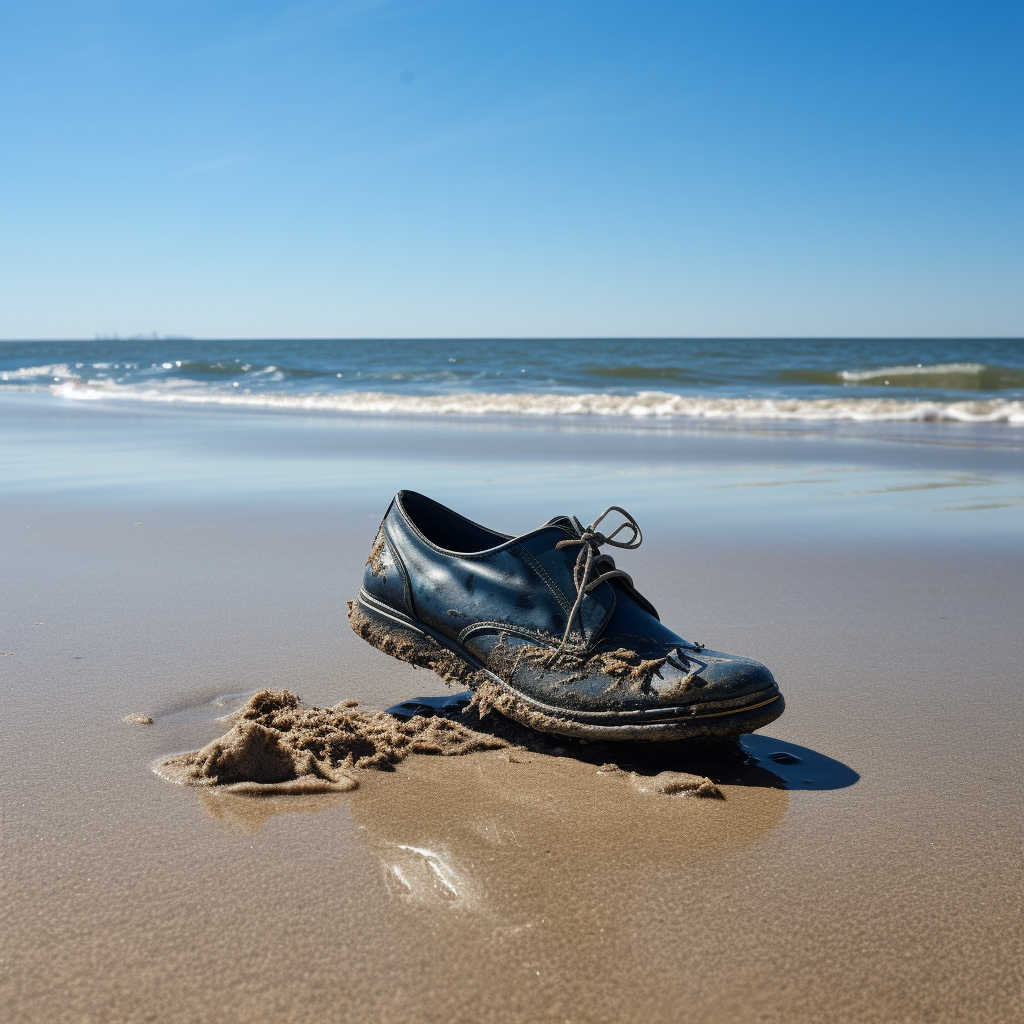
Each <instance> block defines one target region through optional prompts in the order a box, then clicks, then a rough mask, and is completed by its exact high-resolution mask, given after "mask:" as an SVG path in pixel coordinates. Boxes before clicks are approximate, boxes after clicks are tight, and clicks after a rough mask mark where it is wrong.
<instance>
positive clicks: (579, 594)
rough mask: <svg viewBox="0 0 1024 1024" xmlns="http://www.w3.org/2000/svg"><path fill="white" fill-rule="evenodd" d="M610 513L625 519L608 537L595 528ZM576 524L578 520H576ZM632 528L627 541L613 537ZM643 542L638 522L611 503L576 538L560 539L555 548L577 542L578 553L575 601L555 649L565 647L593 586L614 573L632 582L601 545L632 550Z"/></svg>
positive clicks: (574, 572)
mask: <svg viewBox="0 0 1024 1024" xmlns="http://www.w3.org/2000/svg"><path fill="white" fill-rule="evenodd" d="M612 512H618V513H619V515H621V516H622V517H623V519H624V520H625V521H624V522H622V523H620V524H619V525H618V526H617V527H615V529H614V530H612V532H611V533H610V534H608V535H607V536H605V534H603V533H600V532H599V531H598V529H597V528H598V526H600V525H601V522H602V521H603V520H604V518H605V517H606V516H607V515H609V514H610V513H612ZM577 525H578V520H577ZM623 530H631V531H632V534H631V536H630V538H629V540H627V541H621V540H616V539H615V538H616V537H617V536H618V535H619V534H620V533H621V532H622V531H623ZM643 542H644V535H643V534H642V533H641V532H640V526H639V524H638V523H637V521H636V520H635V519H634V518H633V517H632V516H631V515H630V514H629V513H628V512H627V511H626V510H625V509H624V508H620V507H619V506H618V505H610V506H609V507H608V508H606V509H605V510H604V511H603V512H602V513H601V514H600V515H599V516H598V517H597V518H596V519H595V520H594V521H593V522H592V523H591V524H590V525H589V526H587V527H585V528H584V530H583V532H582V533H581V534H580V535H579V537H574V538H572V539H566V540H560V541H559V542H558V543H557V544H556V545H555V547H556V548H570V547H576V546H577V545H579V548H580V553H579V555H578V556H577V558H576V565H575V566H573V570H572V578H573V582H574V583H575V584H576V602H575V603H574V604H573V606H572V611H571V612H569V621H568V622H567V623H566V626H565V633H564V634H563V636H562V642H561V644H559V646H558V650H564V649H565V647H566V645H567V644H568V643H569V634H570V633H571V632H572V624H573V622H574V621H575V619H576V616H577V615H578V614H579V611H580V609H581V608H582V607H583V599H584V598H585V597H586V596H587V594H589V593H590V592H591V591H592V590H593V589H594V588H595V587H598V586H600V585H601V584H602V583H604V582H605V581H606V580H610V579H614V578H615V577H616V576H621V577H623V578H625V579H626V580H628V581H629V584H630V586H632V585H633V580H632V578H631V577H630V575H629V573H627V572H623V571H622V569H616V568H615V560H614V559H613V558H612V557H611V555H605V554H602V553H601V550H600V549H601V547H602V545H604V544H610V545H611V546H612V547H615V548H625V549H627V550H633V549H634V548H638V547H640V545H641V544H642V543H643ZM606 566H610V568H607V569H606V571H605V572H601V573H600V575H599V576H595V577H594V578H593V579H592V578H591V575H592V574H593V572H594V571H595V569H596V570H597V571H598V572H600V570H601V569H604V568H605V567H606ZM582 627H583V622H582V620H581V621H580V628H581V629H582Z"/></svg>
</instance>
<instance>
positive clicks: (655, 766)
mask: <svg viewBox="0 0 1024 1024" xmlns="http://www.w3.org/2000/svg"><path fill="white" fill-rule="evenodd" d="M472 696H473V694H472V692H471V691H470V690H463V691H462V692H461V693H454V694H451V695H448V696H444V697H416V698H413V699H412V700H407V701H402V702H401V703H400V704H394V705H392V706H391V707H390V708H387V713H388V714H389V715H393V716H394V717H395V718H397V719H399V720H400V721H406V720H408V719H409V718H412V716H413V715H422V716H425V717H429V716H431V715H437V716H440V717H443V718H447V719H450V720H451V721H453V722H458V723H459V724H460V725H464V726H465V727H466V728H468V729H473V730H475V731H477V732H482V733H487V734H488V735H491V736H498V737H499V738H501V739H503V740H506V741H507V742H509V743H511V744H512V745H514V746H517V747H523V748H525V749H526V750H529V751H531V752H533V753H535V754H547V755H549V756H552V757H572V758H575V759H576V760H577V761H582V762H585V763H587V764H593V765H597V766H600V765H605V764H615V765H618V766H619V767H620V768H622V769H623V770H624V771H630V772H636V773H637V774H638V775H657V774H658V773H659V772H664V771H673V772H688V773H690V774H691V775H705V776H707V777H708V778H709V779H711V781H712V782H714V783H717V784H719V785H733V786H756V787H760V788H771V789H803V790H825V789H844V788H846V787H847V786H852V785H854V784H855V783H856V782H857V781H858V780H859V779H860V775H858V774H857V772H855V771H854V770H853V769H852V768H850V767H849V766H848V765H845V764H843V763H842V762H841V761H837V760H835V759H834V758H831V757H828V756H827V755H826V754H820V753H818V752H817V751H816V750H811V749H810V748H808V747H801V746H798V745H797V744H795V743H787V742H786V741H785V740H776V739H772V738H771V737H770V736H763V735H761V734H759V733H749V734H746V735H743V736H740V737H739V738H738V739H736V740H680V741H676V742H668V743H629V742H619V743H613V742H607V741H599V740H589V741H588V740H577V739H573V738H571V737H568V736H556V735H554V734H551V733H542V732H537V731H536V730H534V729H529V728H527V727H526V726H523V725H519V724H518V723H516V722H513V721H511V720H510V719H508V718H505V717H504V716H502V715H500V714H498V713H496V712H493V711H492V712H491V713H490V714H488V715H486V716H484V717H483V718H480V717H479V716H478V715H477V713H476V710H475V709H473V708H470V706H469V703H470V700H471V699H472Z"/></svg>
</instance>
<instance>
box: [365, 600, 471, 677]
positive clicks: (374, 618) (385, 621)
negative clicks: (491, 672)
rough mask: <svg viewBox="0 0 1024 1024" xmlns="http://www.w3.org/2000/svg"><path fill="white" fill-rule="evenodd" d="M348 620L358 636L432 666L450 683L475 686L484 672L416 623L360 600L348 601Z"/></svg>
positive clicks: (420, 665) (386, 650) (393, 653)
mask: <svg viewBox="0 0 1024 1024" xmlns="http://www.w3.org/2000/svg"><path fill="white" fill-rule="evenodd" d="M348 623H349V625H350V626H351V627H352V631H353V632H354V633H356V635H357V636H360V637H362V638H363V639H364V640H365V641H366V642H367V643H368V644H370V645H371V646H373V647H376V648H377V650H378V651H383V652H384V653H385V654H388V655H390V656H391V657H392V658H397V659H398V660H399V661H406V662H408V663H409V664H410V665H413V666H415V667H416V668H425V669H429V670H430V671H431V672H434V673H435V674H436V675H439V676H440V677H441V678H442V679H443V680H444V681H445V682H446V683H447V684H448V685H449V686H461V687H466V686H468V687H470V688H471V689H475V688H476V686H477V685H478V684H479V683H480V682H482V681H483V679H484V678H485V677H484V675H483V674H482V673H481V672H480V671H479V670H478V669H476V668H474V667H473V666H472V665H470V664H469V662H467V661H466V660H465V659H463V658H460V657H459V656H458V655H457V654H456V653H455V652H454V651H450V650H449V649H448V648H447V647H443V646H442V645H441V644H439V643H438V642H437V641H436V640H435V639H434V638H433V637H432V636H430V635H429V634H427V633H424V632H423V631H422V630H419V629H417V628H416V627H415V626H413V625H411V624H409V623H405V622H400V621H398V620H397V619H393V618H391V617H390V616H389V615H385V614H383V613H382V612H379V611H377V610H376V609H375V608H373V607H371V606H369V605H367V604H364V603H363V602H361V601H358V600H356V601H349V602H348Z"/></svg>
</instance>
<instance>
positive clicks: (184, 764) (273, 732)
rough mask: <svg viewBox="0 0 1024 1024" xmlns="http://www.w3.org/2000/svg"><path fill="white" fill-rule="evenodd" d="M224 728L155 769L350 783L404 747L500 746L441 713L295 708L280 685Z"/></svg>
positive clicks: (271, 781)
mask: <svg viewBox="0 0 1024 1024" xmlns="http://www.w3.org/2000/svg"><path fill="white" fill-rule="evenodd" d="M231 720H232V723H233V724H232V728H231V729H230V731H229V732H227V733H225V735H223V736H221V737H219V738H218V739H215V740H214V741H213V742H212V743H208V744H207V745H206V746H205V747H203V748H202V750H196V751H192V752H191V753H186V754H174V755H172V756H171V757H168V758H165V759H164V760H162V761H160V762H159V763H158V764H157V765H155V771H156V772H157V774H158V775H160V776H162V777H163V778H165V779H168V780H169V781H171V782H177V783H180V784H183V785H188V786H217V787H221V788H224V789H229V790H231V791H232V792H245V793H282V792H290V793H311V792H321V791H327V790H346V789H355V788H356V786H357V785H358V782H357V781H356V777H355V772H356V770H357V769H366V768H369V769H373V768H376V769H382V768H383V769H388V768H391V767H392V766H393V765H395V764H397V763H398V762H399V761H401V760H402V759H403V758H405V757H407V756H408V755H409V754H442V755H453V754H468V753H471V752H472V751H476V750H494V749H497V748H499V747H505V746H507V745H508V744H507V742H506V741H505V740H503V739H501V738H500V737H497V736H494V735H491V734H488V733H484V732H475V731H474V730H472V729H468V728H466V726H464V725H462V724H460V723H459V722H453V721H449V720H448V719H446V718H441V717H431V718H423V717H420V716H414V717H413V718H410V719H409V720H408V721H407V722H401V721H398V719H396V718H393V717H392V716H391V715H388V714H385V713H384V712H383V711H373V712H364V711H357V710H355V706H354V702H352V701H347V702H345V703H344V704H339V705H338V706H337V707H333V708H303V707H300V703H299V698H298V697H297V696H296V695H295V694H293V693H290V692H289V691H288V690H261V691H260V692H259V693H257V694H254V695H253V697H252V698H251V699H250V700H249V702H248V703H247V704H246V705H245V707H243V708H242V709H241V710H240V711H238V712H236V713H235V714H234V715H233V716H232V719H231Z"/></svg>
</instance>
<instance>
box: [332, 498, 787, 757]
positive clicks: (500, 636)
mask: <svg viewBox="0 0 1024 1024" xmlns="http://www.w3.org/2000/svg"><path fill="white" fill-rule="evenodd" d="M612 514H615V515H617V516H618V517H619V518H620V519H621V522H620V524H619V525H618V526H617V527H616V528H615V529H614V530H613V531H611V532H610V533H608V534H607V535H606V534H604V533H601V532H600V531H599V530H598V527H599V526H600V525H601V523H602V522H604V520H605V519H606V518H607V517H609V516H610V515H612ZM641 540H642V536H641V533H640V527H639V526H638V525H637V524H636V521H635V520H634V519H633V517H632V516H630V515H629V513H627V512H626V511H625V510H624V509H621V508H618V507H617V506H613V507H612V508H610V509H608V510H606V511H605V512H604V513H603V514H602V515H601V516H599V517H598V518H597V519H596V520H595V521H594V522H593V523H592V524H591V525H590V526H587V527H584V526H582V525H581V524H580V522H579V521H578V520H577V519H576V518H574V517H570V516H558V517H557V518H555V519H552V520H551V521H550V522H548V523H545V525H544V526H542V527H540V528H539V529H537V530H533V531H532V532H530V533H524V534H523V535H522V536H519V537H509V536H506V535H505V534H501V533H496V532H495V531H494V530H488V529H486V528H485V527H483V526H479V525H478V524H476V523H473V522H470V520H468V519H466V518H464V517H463V516H460V515H458V514H457V513H456V512H453V511H451V509H448V508H445V506H444V505H440V504H438V503H437V502H436V501H432V500H431V499H430V498H427V497H425V496H424V495H422V494H417V493H416V492H415V491H400V492H399V493H398V494H397V495H396V496H395V499H394V500H393V501H392V502H391V506H390V507H389V508H388V511H387V514H386V515H385V516H384V520H383V522H382V523H381V525H380V529H379V530H378V532H377V537H376V539H375V541H374V543H373V548H372V549H371V551H370V557H369V558H368V559H367V562H366V569H365V571H364V573H363V585H362V588H361V589H360V591H359V596H358V598H356V600H355V601H350V602H349V622H350V623H351V625H352V628H353V629H354V630H355V631H356V632H357V633H358V634H359V635H360V636H361V637H362V638H363V639H364V640H366V641H368V642H369V643H371V644H373V645H374V646H375V647H378V648H379V649H380V650H382V651H384V652H385V653H386V654H390V655H392V656H393V657H396V658H400V659H402V660H403V661H408V662H411V663H412V664H413V665H419V666H422V667H425V668H429V669H431V670H433V671H434V672H436V673H437V674H438V675H440V676H441V677H442V678H443V679H445V680H446V681H448V682H450V683H456V684H460V685H463V686H469V687H470V688H471V689H473V690H474V693H475V696H474V704H475V705H476V706H477V707H478V709H479V710H480V713H481V714H485V713H486V712H487V711H489V710H490V709H492V708H493V709H495V710H497V711H499V712H500V713H502V714H504V715H506V716H508V717H509V718H512V719H514V720H515V721H517V722H519V723H521V724H523V725H526V726H529V727H531V728H534V729H540V730H543V731H546V732H554V733H560V734H562V735H566V736H576V737H580V738H585V739H601V740H617V739H621V740H642V739H648V740H675V739H684V738H690V737H726V736H735V735H738V734H739V733H744V732H752V731H753V730H754V729H759V728H761V727H762V726H764V725H767V724H768V723H769V722H772V721H774V720H775V719H776V718H778V717H779V715H781V714H782V711H783V708H784V706H785V705H784V702H783V699H782V694H781V693H779V688H778V686H777V685H776V683H775V679H774V678H773V677H772V674H771V672H769V671H768V669H767V668H765V667H764V665H761V664H760V663H758V662H756V661H750V660H749V659H747V658H737V657H734V656H732V655H730V654H722V653H721V652H719V651H710V650H707V649H706V648H705V647H704V646H703V645H702V644H698V643H690V642H689V641H687V640H684V639H683V638H682V637H681V636H679V635H677V634H676V633H673V632H672V630H670V629H668V628H667V627H666V626H664V625H662V623H661V621H660V619H659V617H658V613H657V611H655V609H654V606H653V605H652V604H651V603H650V601H648V600H647V599H646V598H645V597H643V596H642V595H641V594H640V593H639V592H638V591H637V589H636V588H635V587H634V586H633V581H632V579H630V577H629V576H628V575H627V574H626V573H625V572H623V571H622V570H621V569H617V568H616V567H615V562H614V561H613V560H612V558H611V556H609V555H608V554H607V553H605V552H602V550H601V549H602V548H605V547H613V548H626V549H631V548H636V547H639V546H640V543H641Z"/></svg>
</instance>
